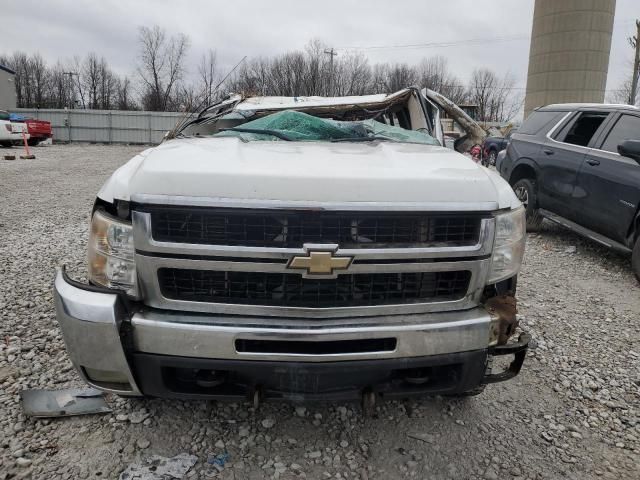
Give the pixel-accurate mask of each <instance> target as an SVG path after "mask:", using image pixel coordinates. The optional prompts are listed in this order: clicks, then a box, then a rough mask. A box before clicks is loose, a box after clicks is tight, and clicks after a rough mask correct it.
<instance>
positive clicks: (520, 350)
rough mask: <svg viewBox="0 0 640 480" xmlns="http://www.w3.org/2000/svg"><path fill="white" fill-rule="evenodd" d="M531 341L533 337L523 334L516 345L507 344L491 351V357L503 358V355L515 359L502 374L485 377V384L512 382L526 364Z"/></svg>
mask: <svg viewBox="0 0 640 480" xmlns="http://www.w3.org/2000/svg"><path fill="white" fill-rule="evenodd" d="M530 341H531V335H529V334H528V333H521V334H520V336H519V337H518V341H517V342H514V343H507V344H505V345H498V346H495V347H493V348H491V349H489V355H492V356H502V355H514V359H513V361H512V362H511V364H510V365H509V367H508V368H507V369H505V370H504V371H502V372H500V373H491V374H489V375H485V377H484V380H483V383H485V384H488V383H498V382H504V381H506V380H510V379H512V378H513V377H515V376H516V375H518V373H520V369H521V368H522V364H523V363H524V358H525V357H526V356H527V348H528V347H529V342H530Z"/></svg>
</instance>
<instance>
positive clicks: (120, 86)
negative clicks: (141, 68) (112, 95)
mask: <svg viewBox="0 0 640 480" xmlns="http://www.w3.org/2000/svg"><path fill="white" fill-rule="evenodd" d="M115 89H116V103H115V108H116V109H118V110H137V108H138V107H137V105H136V104H135V102H134V101H133V98H132V95H131V80H129V77H123V78H118V79H116V86H115Z"/></svg>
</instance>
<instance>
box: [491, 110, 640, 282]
mask: <svg viewBox="0 0 640 480" xmlns="http://www.w3.org/2000/svg"><path fill="white" fill-rule="evenodd" d="M496 168H497V169H498V171H499V172H500V175H502V177H503V178H505V179H506V180H507V181H508V182H509V183H510V184H511V186H512V187H513V189H514V191H515V192H516V195H517V196H518V198H519V199H520V200H521V201H522V202H523V203H524V204H525V205H526V208H527V230H529V231H535V230H536V229H537V228H538V227H539V226H540V224H541V222H542V219H543V218H547V219H549V220H551V221H553V222H556V223H559V224H561V225H563V226H565V227H567V228H570V229H571V230H574V231H575V232H577V233H579V234H582V235H584V236H586V237H588V238H591V239H592V240H595V241H596V242H599V243H601V244H603V245H606V246H607V247H610V248H613V249H616V250H619V251H622V252H625V253H632V265H633V271H634V273H635V275H636V277H638V279H639V280H640V240H639V237H640V213H639V210H638V205H639V204H640V109H639V108H636V107H632V106H628V105H603V104H562V105H549V106H547V107H543V108H539V109H537V110H535V111H534V112H532V113H531V115H529V117H528V118H527V120H526V121H525V122H524V124H523V125H522V127H521V128H520V129H519V130H518V132H517V133H515V134H514V135H513V137H512V138H511V142H510V143H509V145H508V146H507V149H506V153H505V154H504V155H500V156H499V157H498V161H497V165H496Z"/></svg>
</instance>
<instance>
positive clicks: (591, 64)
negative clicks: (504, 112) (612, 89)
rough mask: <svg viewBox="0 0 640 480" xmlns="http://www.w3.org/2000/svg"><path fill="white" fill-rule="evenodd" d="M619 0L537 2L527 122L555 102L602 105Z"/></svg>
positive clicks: (554, 0)
mask: <svg viewBox="0 0 640 480" xmlns="http://www.w3.org/2000/svg"><path fill="white" fill-rule="evenodd" d="M615 9H616V0H536V3H535V10H534V14H533V28H532V31H531V49H530V52H529V73H528V77H527V94H526V98H525V107H524V112H525V118H526V116H527V115H528V114H529V113H530V112H531V110H533V109H534V108H536V107H539V106H542V105H548V104H550V103H570V102H603V101H604V92H605V86H606V83H607V70H608V69H609V52H610V50H611V34H612V31H613V17H614V13H615Z"/></svg>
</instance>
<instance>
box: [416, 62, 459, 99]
mask: <svg viewBox="0 0 640 480" xmlns="http://www.w3.org/2000/svg"><path fill="white" fill-rule="evenodd" d="M417 73H418V82H417V83H418V85H419V86H420V87H423V88H428V89H430V90H433V91H435V92H438V93H440V94H442V95H444V96H445V97H447V98H448V99H449V100H451V101H452V102H453V103H456V104H460V103H464V102H465V101H466V100H467V89H466V87H465V86H464V85H462V82H461V81H460V79H459V78H457V77H456V76H455V75H453V74H452V73H451V72H450V71H449V67H448V63H447V59H446V58H444V57H441V56H436V57H429V58H425V59H423V60H422V62H420V64H419V65H418V66H417Z"/></svg>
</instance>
